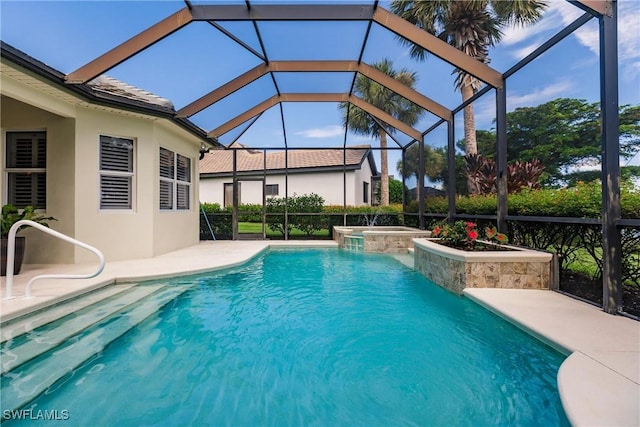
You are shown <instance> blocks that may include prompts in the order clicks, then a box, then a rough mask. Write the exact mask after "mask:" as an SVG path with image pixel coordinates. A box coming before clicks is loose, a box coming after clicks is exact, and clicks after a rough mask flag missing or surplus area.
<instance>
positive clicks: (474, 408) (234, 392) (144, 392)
mask: <svg viewBox="0 0 640 427" xmlns="http://www.w3.org/2000/svg"><path fill="white" fill-rule="evenodd" d="M172 283H173V284H174V285H175V286H182V285H186V284H194V283H195V284H196V286H195V288H194V289H193V290H190V291H188V292H186V293H184V294H182V295H181V296H180V297H178V298H177V299H176V300H174V301H172V302H171V303H169V304H168V305H167V306H165V307H164V308H163V309H162V310H161V311H160V312H158V313H157V314H155V315H153V316H152V317H150V318H148V319H147V320H146V321H144V322H143V323H142V324H140V325H139V326H138V327H136V328H134V329H132V330H131V331H130V332H129V333H127V334H126V335H124V336H123V337H121V338H120V339H118V340H116V341H115V342H114V343H112V344H111V345H110V346H108V347H107V348H106V349H105V350H104V351H103V352H101V353H100V354H98V355H96V356H94V357H93V358H92V359H91V360H89V361H87V362H86V363H85V364H84V365H83V366H81V367H80V368H79V369H77V370H75V371H74V372H73V373H72V374H69V375H68V376H66V377H65V378H64V379H63V380H61V381H59V382H58V383H57V384H55V385H54V386H53V387H51V388H50V390H48V391H47V392H46V393H45V394H43V395H41V396H39V397H38V398H37V399H36V400H35V401H33V402H32V403H31V404H29V405H28V407H29V408H31V409H33V410H34V411H37V410H57V411H62V410H67V411H68V416H69V419H68V420H61V421H58V422H57V423H59V425H96V426H106V425H109V426H112V425H113V426H115V425H117V426H183V425H198V426H204V425H215V426H227V425H229V426H392V425H393V426H398V425H409V426H412V425H415V426H425V425H429V426H440V425H442V426H479V425H483V426H485V425H518V426H541V425H544V426H556V425H568V421H567V420H566V418H565V415H564V413H563V411H562V406H561V403H560V399H559V396H558V391H557V386H556V374H557V371H558V368H559V366H560V363H561V362H562V361H563V359H564V356H563V355H561V354H559V353H557V352H556V351H554V350H553V349H551V348H550V347H547V346H545V345H544V344H542V343H541V342H539V341H537V340H535V339H533V338H532V337H530V336H529V335H527V334H525V333H524V332H522V331H520V330H519V329H517V328H515V327H514V326H512V325H511V324H509V323H507V322H505V321H503V320H502V319H500V318H498V317H497V316H495V315H493V314H491V313H490V312H488V311H486V310H485V309H483V308H481V307H480V306H478V305H476V304H475V303H473V302H471V301H469V300H468V299H465V298H463V297H459V296H456V295H454V294H451V293H449V292H447V291H446V290H443V289H441V288H440V287H438V286H436V285H435V284H433V283H432V282H429V281H428V280H426V279H425V278H424V277H422V276H421V275H420V274H419V273H417V272H415V271H413V270H411V269H409V268H406V267H405V266H403V265H402V264H401V263H400V262H398V261H396V260H395V259H394V258H392V257H390V256H388V255H384V254H363V253H354V252H348V251H345V250H336V249H309V250H272V251H269V252H267V253H265V254H264V255H261V256H259V257H258V258H256V259H255V260H254V261H252V262H250V263H249V264H247V265H245V266H242V267H238V268H235V269H232V270H226V271H222V272H217V273H213V274H208V275H198V276H189V277H183V278H180V279H173V280H172ZM8 424H11V423H8ZM33 424H34V425H38V426H43V425H52V424H54V425H55V424H56V422H47V423H45V422H43V421H41V420H38V421H33ZM20 425H27V424H26V423H25V422H21V423H20Z"/></svg>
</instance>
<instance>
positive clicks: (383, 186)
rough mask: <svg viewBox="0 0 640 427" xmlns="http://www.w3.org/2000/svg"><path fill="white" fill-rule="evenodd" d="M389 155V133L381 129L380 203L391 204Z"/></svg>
mask: <svg viewBox="0 0 640 427" xmlns="http://www.w3.org/2000/svg"><path fill="white" fill-rule="evenodd" d="M388 159H389V157H388V154H387V134H386V132H385V131H384V130H382V129H381V130H380V204H381V205H382V206H388V205H389V165H388V163H389V160H388Z"/></svg>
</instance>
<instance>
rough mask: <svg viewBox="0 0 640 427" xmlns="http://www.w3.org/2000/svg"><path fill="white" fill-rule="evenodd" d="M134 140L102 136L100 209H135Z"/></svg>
mask: <svg viewBox="0 0 640 427" xmlns="http://www.w3.org/2000/svg"><path fill="white" fill-rule="evenodd" d="M132 201H133V140H132V139H126V138H115V137H111V136H103V135H101V136H100V209H133V202H132Z"/></svg>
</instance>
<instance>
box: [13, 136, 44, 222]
mask: <svg viewBox="0 0 640 427" xmlns="http://www.w3.org/2000/svg"><path fill="white" fill-rule="evenodd" d="M17 134H43V135H44V167H9V166H8V162H9V158H10V156H9V155H8V152H9V148H10V146H11V144H12V141H11V136H12V135H17ZM3 137H4V142H5V144H4V153H3V156H4V161H3V165H2V166H3V169H4V185H3V187H4V188H3V194H4V195H3V200H2V201H3V204H9V203H11V204H13V205H15V206H16V207H18V208H19V209H23V208H24V207H26V206H34V207H36V208H37V209H38V211H39V212H46V209H47V166H48V159H47V157H48V156H47V152H48V148H49V141H48V135H47V129H44V128H36V129H25V130H22V129H12V130H5V131H4V135H3ZM37 144H38V142H37V140H36V147H37ZM36 150H37V148H36ZM25 173H26V174H38V175H44V194H43V195H42V197H44V206H40V205H39V204H38V202H37V199H38V192H37V190H36V192H35V193H34V192H33V188H32V190H31V194H30V202H29V204H27V205H24V206H22V205H18V204H17V203H15V195H14V197H13V199H14V201H12V200H11V199H12V197H11V196H10V182H11V178H10V176H11V175H12V174H25ZM32 186H33V183H32Z"/></svg>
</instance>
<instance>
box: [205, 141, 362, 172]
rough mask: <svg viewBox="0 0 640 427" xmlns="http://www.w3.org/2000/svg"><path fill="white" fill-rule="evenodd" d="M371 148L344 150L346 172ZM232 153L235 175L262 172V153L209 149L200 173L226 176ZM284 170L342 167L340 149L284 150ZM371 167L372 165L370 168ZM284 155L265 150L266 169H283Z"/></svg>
mask: <svg viewBox="0 0 640 427" xmlns="http://www.w3.org/2000/svg"><path fill="white" fill-rule="evenodd" d="M370 149H371V147H370V146H369V145H358V146H352V147H347V149H346V162H345V165H346V166H347V169H354V168H357V167H359V166H360V164H361V163H362V162H363V161H364V160H365V159H366V158H367V156H368V154H369V153H370ZM233 151H237V152H238V155H237V170H238V172H249V171H262V170H263V168H264V154H263V151H262V150H251V149H244V150H243V149H237V150H233V149H228V150H213V151H211V152H210V153H207V154H206V155H205V156H204V158H203V159H202V160H201V161H200V173H201V174H230V173H232V172H233ZM288 154H289V156H288V161H287V167H288V169H290V170H291V169H311V168H313V169H318V168H337V167H342V164H343V161H344V160H345V158H344V154H343V149H342V148H339V149H313V150H303V149H290V150H289V151H288ZM374 167H375V166H374ZM284 168H285V152H284V151H277V152H269V151H267V170H270V171H274V170H284Z"/></svg>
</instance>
